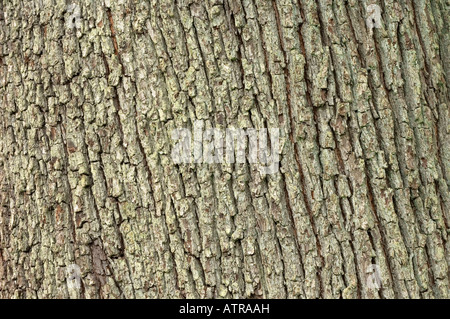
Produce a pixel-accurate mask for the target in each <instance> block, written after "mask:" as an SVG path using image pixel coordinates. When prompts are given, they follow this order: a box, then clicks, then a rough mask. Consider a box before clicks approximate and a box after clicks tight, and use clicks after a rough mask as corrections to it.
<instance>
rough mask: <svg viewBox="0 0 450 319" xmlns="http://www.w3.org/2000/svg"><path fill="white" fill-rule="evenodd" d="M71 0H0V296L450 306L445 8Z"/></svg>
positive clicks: (291, 1) (404, 3) (403, 3)
mask: <svg viewBox="0 0 450 319" xmlns="http://www.w3.org/2000/svg"><path fill="white" fill-rule="evenodd" d="M74 3H75V5H79V8H80V9H81V10H80V15H79V16H77V12H76V10H73V7H70V8H69V5H71V2H69V1H64V0H0V297H1V298H266V297H267V298H448V297H449V275H450V273H449V265H450V256H449V252H450V241H449V240H448V239H449V231H450V226H449V221H450V196H449V186H450V122H449V118H450V114H449V113H450V112H449V102H450V94H449V89H450V87H449V85H450V52H449V51H450V50H449V49H450V39H449V36H450V35H449V19H448V17H449V16H450V6H449V2H448V1H446V0H366V1H364V0H362V1H357V0H347V1H332V0H145V1H143V0H121V1H111V0H74ZM371 4H376V5H378V6H379V7H380V8H381V20H380V21H376V19H375V20H373V21H372V20H369V21H366V19H367V18H368V17H369V15H370V12H369V11H368V9H367V8H368V6H369V5H371ZM378 22H379V23H380V24H381V25H380V26H378V25H377V24H378ZM196 120H203V121H204V122H205V125H206V127H215V128H222V129H225V128H227V127H240V128H256V129H258V128H264V127H266V128H280V130H281V148H280V170H279V172H278V173H276V174H269V175H262V174H261V173H260V172H259V171H258V169H257V167H256V166H255V165H253V164H251V163H244V164H226V163H224V164H176V163H174V161H173V160H172V158H171V150H172V148H173V146H174V141H173V140H172V139H171V135H170V134H171V131H172V130H173V129H176V128H183V127H188V128H189V127H192V125H193V123H194V121H196ZM71 265H77V267H79V270H80V287H77V286H73V285H70V284H69V282H68V281H67V269H68V268H70V267H71ZM372 265H375V266H372ZM374 267H375V268H374ZM373 269H377V272H376V274H379V276H380V279H381V285H380V287H378V288H377V287H375V288H374V287H372V286H371V285H370V282H369V279H370V278H373V276H374V273H372V271H373ZM371 276H372V277H371Z"/></svg>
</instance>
